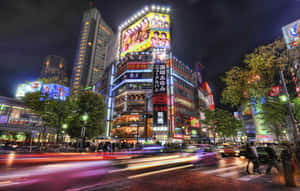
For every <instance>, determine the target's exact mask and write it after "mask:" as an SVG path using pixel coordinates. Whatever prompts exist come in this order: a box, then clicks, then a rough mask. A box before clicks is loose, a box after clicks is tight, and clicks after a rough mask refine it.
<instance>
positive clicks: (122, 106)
mask: <svg viewBox="0 0 300 191" xmlns="http://www.w3.org/2000/svg"><path fill="white" fill-rule="evenodd" d="M169 12H170V8H169V7H164V6H155V5H153V6H150V7H148V6H146V7H144V8H143V9H142V10H140V11H139V12H137V14H135V15H134V16H133V17H132V18H129V19H128V20H127V21H125V22H124V23H123V24H121V25H120V27H119V33H118V39H120V40H119V44H118V53H119V54H118V55H117V58H116V60H117V61H116V63H115V64H114V65H113V66H112V70H111V73H112V77H111V82H112V83H110V89H109V91H108V92H109V94H111V95H112V96H110V97H109V98H111V100H110V102H109V106H110V108H109V109H108V112H107V114H108V119H110V121H108V123H107V124H108V125H107V128H108V130H107V132H108V134H107V135H110V136H113V137H115V136H117V137H119V138H125V139H128V140H132V141H135V140H136V139H140V140H141V141H142V140H146V139H153V140H154V139H155V140H158V141H161V142H174V141H179V142H183V141H184V140H189V139H190V137H191V133H192V130H193V129H192V128H197V127H198V126H197V125H196V123H195V124H192V121H193V122H194V121H195V120H194V118H196V117H197V115H196V112H195V105H194V104H193V103H194V94H195V92H194V88H195V84H194V79H193V77H192V76H193V70H191V69H190V68H189V67H188V66H187V65H185V64H184V63H183V62H182V61H180V60H178V59H177V58H175V57H174V56H173V55H172V52H171V43H170V42H171V32H170V31H171V20H170V14H169Z"/></svg>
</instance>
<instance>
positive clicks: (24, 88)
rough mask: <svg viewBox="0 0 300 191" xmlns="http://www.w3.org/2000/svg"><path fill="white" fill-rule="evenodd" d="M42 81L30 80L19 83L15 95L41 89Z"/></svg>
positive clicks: (21, 95) (22, 94)
mask: <svg viewBox="0 0 300 191" xmlns="http://www.w3.org/2000/svg"><path fill="white" fill-rule="evenodd" d="M41 88H42V82H39V81H36V82H30V83H28V84H19V85H18V87H17V91H16V97H17V98H18V97H24V96H25V94H27V93H33V92H38V91H41Z"/></svg>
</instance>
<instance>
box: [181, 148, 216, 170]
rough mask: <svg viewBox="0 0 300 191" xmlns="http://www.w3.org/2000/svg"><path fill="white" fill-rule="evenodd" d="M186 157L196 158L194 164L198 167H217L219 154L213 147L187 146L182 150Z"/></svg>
mask: <svg viewBox="0 0 300 191" xmlns="http://www.w3.org/2000/svg"><path fill="white" fill-rule="evenodd" d="M182 152H183V155H184V156H195V157H196V158H195V160H193V161H192V163H193V164H194V165H195V166H197V165H217V164H218V160H219V158H218V153H217V152H216V151H215V149H214V147H213V146H212V145H187V146H185V147H184V148H183V149H182Z"/></svg>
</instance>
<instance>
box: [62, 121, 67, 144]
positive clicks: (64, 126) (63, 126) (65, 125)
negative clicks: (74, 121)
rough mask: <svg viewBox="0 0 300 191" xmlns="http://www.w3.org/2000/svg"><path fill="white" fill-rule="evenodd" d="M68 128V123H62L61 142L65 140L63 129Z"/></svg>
mask: <svg viewBox="0 0 300 191" xmlns="http://www.w3.org/2000/svg"><path fill="white" fill-rule="evenodd" d="M67 128H68V124H65V123H64V124H62V129H63V130H62V133H63V143H64V142H65V130H66V129H67Z"/></svg>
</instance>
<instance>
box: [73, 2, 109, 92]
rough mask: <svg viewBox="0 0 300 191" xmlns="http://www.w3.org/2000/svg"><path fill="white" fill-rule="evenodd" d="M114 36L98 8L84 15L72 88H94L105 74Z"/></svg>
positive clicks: (91, 9)
mask: <svg viewBox="0 0 300 191" xmlns="http://www.w3.org/2000/svg"><path fill="white" fill-rule="evenodd" d="M112 36H113V31H112V29H111V28H110V27H109V26H108V25H107V24H106V22H105V21H104V20H103V18H102V17H101V15H100V12H99V10H98V9H97V8H90V9H89V10H87V11H85V12H84V14H83V18H82V22H81V30H80V36H79V44H78V48H77V51H76V57H75V62H74V67H73V73H72V79H71V87H72V89H73V90H75V92H76V91H77V90H78V89H79V87H83V88H85V87H88V86H94V85H95V84H96V83H97V82H98V81H99V80H100V78H101V76H102V75H103V73H104V63H105V51H106V46H107V44H108V42H109V40H110V38H111V37H112Z"/></svg>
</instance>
